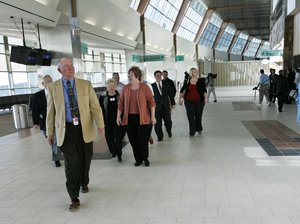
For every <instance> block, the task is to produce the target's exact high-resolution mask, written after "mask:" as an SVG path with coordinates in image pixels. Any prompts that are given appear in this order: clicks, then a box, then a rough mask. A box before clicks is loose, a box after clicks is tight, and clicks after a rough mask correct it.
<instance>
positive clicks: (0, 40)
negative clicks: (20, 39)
mask: <svg viewBox="0 0 300 224" xmlns="http://www.w3.org/2000/svg"><path fill="white" fill-rule="evenodd" d="M3 42H4V41H3V36H2V35H0V43H3Z"/></svg>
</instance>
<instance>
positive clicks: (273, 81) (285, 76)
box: [253, 68, 300, 112]
mask: <svg viewBox="0 0 300 224" xmlns="http://www.w3.org/2000/svg"><path fill="white" fill-rule="evenodd" d="M298 73H299V69H295V72H294V71H293V70H292V69H289V71H288V72H286V71H285V70H279V74H276V70H275V69H273V68H271V69H270V74H269V75H267V74H265V71H264V70H263V69H261V70H260V78H259V83H258V85H257V86H256V87H254V88H253V89H254V90H257V89H258V90H259V103H258V109H259V110H261V108H262V101H263V98H264V97H265V99H266V102H267V105H268V106H270V104H271V103H274V102H275V101H276V98H277V104H278V111H279V112H282V108H283V104H284V103H288V104H289V103H291V101H292V100H295V99H294V97H293V96H292V95H290V92H291V91H293V90H296V84H297V83H298V82H299V80H297V79H298V78H297V77H298V75H296V74H298ZM299 78H300V77H299Z"/></svg>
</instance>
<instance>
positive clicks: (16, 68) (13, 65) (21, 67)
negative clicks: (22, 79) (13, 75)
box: [11, 62, 26, 71]
mask: <svg viewBox="0 0 300 224" xmlns="http://www.w3.org/2000/svg"><path fill="white" fill-rule="evenodd" d="M11 68H12V71H26V65H22V64H19V63H14V62H12V63H11Z"/></svg>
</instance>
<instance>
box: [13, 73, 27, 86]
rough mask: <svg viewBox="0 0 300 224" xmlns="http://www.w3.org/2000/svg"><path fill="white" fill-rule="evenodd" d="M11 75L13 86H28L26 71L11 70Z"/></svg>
mask: <svg viewBox="0 0 300 224" xmlns="http://www.w3.org/2000/svg"><path fill="white" fill-rule="evenodd" d="M12 75H13V82H14V85H15V88H26V87H28V78H27V73H26V72H13V73H12Z"/></svg>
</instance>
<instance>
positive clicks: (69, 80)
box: [47, 58, 104, 211]
mask: <svg viewBox="0 0 300 224" xmlns="http://www.w3.org/2000/svg"><path fill="white" fill-rule="evenodd" d="M58 71H59V72H60V73H61V75H62V78H61V79H59V80H57V81H55V82H53V83H52V84H51V85H50V86H49V95H48V104H47V135H48V142H49V143H50V144H51V145H52V144H53V141H54V132H55V133H56V137H57V145H58V146H60V147H61V150H62V152H63V153H64V157H65V173H66V179H67V182H66V187H67V191H68V193H69V196H70V198H71V204H70V206H69V210H70V211H73V210H76V209H77V208H78V207H79V206H80V201H79V199H78V197H79V191H80V186H81V192H82V193H87V192H88V191H89V188H88V183H89V170H90V164H91V159H92V155H93V140H95V139H96V137H97V132H96V129H95V126H94V122H95V123H96V126H97V128H98V130H99V133H100V136H101V137H103V136H104V122H103V116H102V110H101V108H100V105H99V102H98V98H97V96H96V93H95V91H94V89H93V87H92V84H91V83H90V82H89V81H87V80H82V79H77V78H75V77H74V75H75V69H74V66H73V61H72V59H71V58H62V59H60V61H59V64H58Z"/></svg>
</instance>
